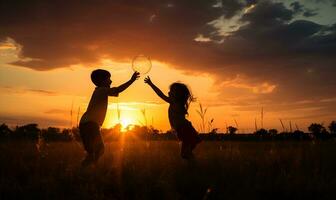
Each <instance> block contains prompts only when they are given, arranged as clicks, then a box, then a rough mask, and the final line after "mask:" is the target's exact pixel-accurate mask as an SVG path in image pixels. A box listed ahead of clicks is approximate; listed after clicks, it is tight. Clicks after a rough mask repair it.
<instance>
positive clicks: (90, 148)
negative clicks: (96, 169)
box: [79, 122, 99, 167]
mask: <svg viewBox="0 0 336 200" xmlns="http://www.w3.org/2000/svg"><path fill="white" fill-rule="evenodd" d="M97 126H98V125H96V123H93V122H87V123H84V124H80V126H79V130H80V136H81V139H82V142H83V146H84V149H85V151H86V157H85V158H84V160H83V161H82V166H83V167H86V166H88V165H90V164H92V163H93V161H94V158H95V155H94V140H95V132H96V130H97ZM98 131H99V126H98Z"/></svg>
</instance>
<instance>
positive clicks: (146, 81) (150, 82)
mask: <svg viewBox="0 0 336 200" xmlns="http://www.w3.org/2000/svg"><path fill="white" fill-rule="evenodd" d="M144 82H145V83H147V84H149V85H150V84H152V81H151V79H150V78H149V76H147V77H146V78H145V79H144Z"/></svg>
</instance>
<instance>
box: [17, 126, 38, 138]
mask: <svg viewBox="0 0 336 200" xmlns="http://www.w3.org/2000/svg"><path fill="white" fill-rule="evenodd" d="M39 133H40V129H39V128H38V125H37V124H26V125H23V126H17V127H16V129H15V131H14V133H13V134H14V136H15V137H16V138H28V139H37V138H38V134H39Z"/></svg>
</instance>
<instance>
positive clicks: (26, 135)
mask: <svg viewBox="0 0 336 200" xmlns="http://www.w3.org/2000/svg"><path fill="white" fill-rule="evenodd" d="M217 130H218V129H213V130H212V131H211V132H210V133H201V134H200V137H201V138H202V139H203V140H240V141H260V140H314V139H322V140H324V139H331V138H335V137H336V121H332V122H331V123H330V124H329V126H328V127H327V128H326V127H324V126H323V124H318V123H312V124H311V125H310V126H309V127H308V130H309V132H308V133H305V132H303V131H301V130H294V131H290V132H286V131H283V132H280V133H279V132H278V130H276V129H270V130H266V129H263V128H262V129H259V130H256V131H255V132H254V133H250V134H241V133H240V134H237V131H238V129H237V128H235V127H232V126H230V127H228V130H227V131H226V133H218V132H217ZM101 132H102V136H103V138H104V140H105V141H106V142H108V141H117V140H120V139H122V138H125V139H127V140H139V139H141V140H177V137H176V134H175V133H174V132H172V131H167V132H162V131H160V130H158V129H155V128H153V127H152V126H149V127H147V126H138V125H132V126H129V127H127V128H126V129H124V130H123V129H122V126H121V125H120V124H117V125H115V126H114V127H112V128H109V129H102V130H101ZM6 139H16V140H38V139H43V140H45V141H73V140H77V141H80V136H79V130H78V128H71V129H70V128H65V129H60V128H56V127H48V128H39V127H38V124H35V123H32V124H26V125H23V126H16V127H14V128H12V129H11V128H9V127H8V125H6V124H1V125H0V140H6Z"/></svg>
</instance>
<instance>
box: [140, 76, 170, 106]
mask: <svg viewBox="0 0 336 200" xmlns="http://www.w3.org/2000/svg"><path fill="white" fill-rule="evenodd" d="M144 81H145V83H147V84H148V85H149V86H151V88H152V89H153V90H154V92H155V93H156V94H157V95H158V96H159V97H161V99H163V100H164V101H166V102H167V103H170V99H169V97H167V96H166V95H165V94H163V92H162V91H161V90H160V89H159V88H158V87H156V85H154V83H153V82H152V81H151V79H150V78H149V76H147V77H146V78H145V80H144Z"/></svg>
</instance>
